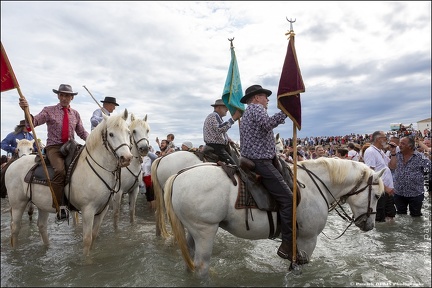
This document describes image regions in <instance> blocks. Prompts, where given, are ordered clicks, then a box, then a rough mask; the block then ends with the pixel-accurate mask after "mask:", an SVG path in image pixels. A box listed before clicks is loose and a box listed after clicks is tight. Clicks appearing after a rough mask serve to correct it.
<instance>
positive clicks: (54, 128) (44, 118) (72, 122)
mask: <svg viewBox="0 0 432 288" xmlns="http://www.w3.org/2000/svg"><path fill="white" fill-rule="evenodd" d="M52 91H53V92H54V93H55V94H57V99H58V100H59V103H57V104H56V105H53V106H46V107H44V108H43V109H42V111H41V112H39V114H37V115H35V116H33V115H30V116H31V118H32V122H33V126H34V127H37V126H40V125H42V124H45V123H46V124H47V143H46V146H45V154H46V157H47V158H48V160H49V162H50V164H51V166H52V167H53V168H54V175H53V177H52V179H51V186H52V188H53V191H54V194H55V197H56V199H57V203H58V204H59V205H60V211H59V212H60V213H59V214H57V219H58V220H64V219H68V218H69V215H68V213H67V209H66V206H65V204H64V203H65V199H64V193H63V188H64V185H65V178H66V169H65V163H64V155H63V153H62V152H61V151H60V148H61V147H62V146H63V144H64V143H66V142H68V141H69V140H72V139H74V138H75V133H76V134H77V135H78V136H79V137H80V138H81V139H82V140H84V141H85V140H86V139H87V136H88V135H89V133H88V132H87V131H86V130H85V128H84V126H83V123H82V120H81V116H80V114H79V113H78V111H76V110H75V109H72V108H71V107H70V103H71V102H72V100H73V98H74V96H75V95H77V94H78V92H73V90H72V87H71V85H69V84H60V86H59V89H58V90H56V89H52ZM19 105H20V107H21V109H23V110H25V109H26V108H27V107H28V103H27V100H26V99H25V98H20V99H19ZM52 206H53V208H56V206H55V203H54V201H53V205H52Z"/></svg>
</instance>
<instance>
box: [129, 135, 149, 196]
mask: <svg viewBox="0 0 432 288" xmlns="http://www.w3.org/2000/svg"><path fill="white" fill-rule="evenodd" d="M130 139H131V142H133V143H134V145H135V147H136V148H137V150H138V156H136V157H135V158H136V159H138V161H139V163H140V164H142V163H143V162H144V161H143V159H142V157H141V155H140V153H139V149H138V143H140V142H141V141H144V140H145V141H146V142H147V146H148V145H149V141H148V139H147V138H144V137H143V138H141V139H139V140H138V141H135V138H133V137H132V136H131V137H130ZM129 166H130V165H129ZM129 166H127V167H126V170H128V171H129V173H131V174H132V176H134V178H135V182H134V183H133V184H132V186H131V187H130V188H129V189H128V191H127V193H130V191H131V190H132V188H133V187H135V184H136V183H138V181H139V180H138V177H139V175H140V174H141V167H140V170H139V171H138V174H136V175H135V174H134V172H133V171H132V170H131V169H130V168H129ZM140 166H141V165H140Z"/></svg>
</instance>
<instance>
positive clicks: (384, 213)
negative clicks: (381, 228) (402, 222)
mask: <svg viewBox="0 0 432 288" xmlns="http://www.w3.org/2000/svg"><path fill="white" fill-rule="evenodd" d="M376 210H377V214H376V217H375V221H378V222H385V217H395V216H396V208H395V201H394V197H393V195H389V194H387V193H386V192H384V193H383V195H382V196H381V197H380V198H379V199H378V203H377V208H376Z"/></svg>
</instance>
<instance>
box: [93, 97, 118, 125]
mask: <svg viewBox="0 0 432 288" xmlns="http://www.w3.org/2000/svg"><path fill="white" fill-rule="evenodd" d="M100 102H102V103H103V104H102V105H103V106H102V108H98V109H96V110H95V111H93V114H92V117H91V118H90V123H91V130H93V129H94V128H95V127H96V126H97V125H98V124H99V123H100V122H102V120H103V116H102V114H105V115H107V116H109V115H111V113H113V112H114V110H115V109H116V106H119V104H117V100H116V98H115V97H110V96H106V97H105V99H104V100H101V101H100Z"/></svg>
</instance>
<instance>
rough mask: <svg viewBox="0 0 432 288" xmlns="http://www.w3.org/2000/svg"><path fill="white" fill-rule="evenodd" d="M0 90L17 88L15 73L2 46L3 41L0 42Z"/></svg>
mask: <svg viewBox="0 0 432 288" xmlns="http://www.w3.org/2000/svg"><path fill="white" fill-rule="evenodd" d="M0 72H1V78H0V79H1V92H3V91H7V90H11V89H15V88H18V87H19V85H18V81H17V79H16V78H15V74H14V72H13V70H12V66H11V65H10V63H9V59H8V57H7V55H6V51H5V50H4V48H3V43H1V63H0Z"/></svg>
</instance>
